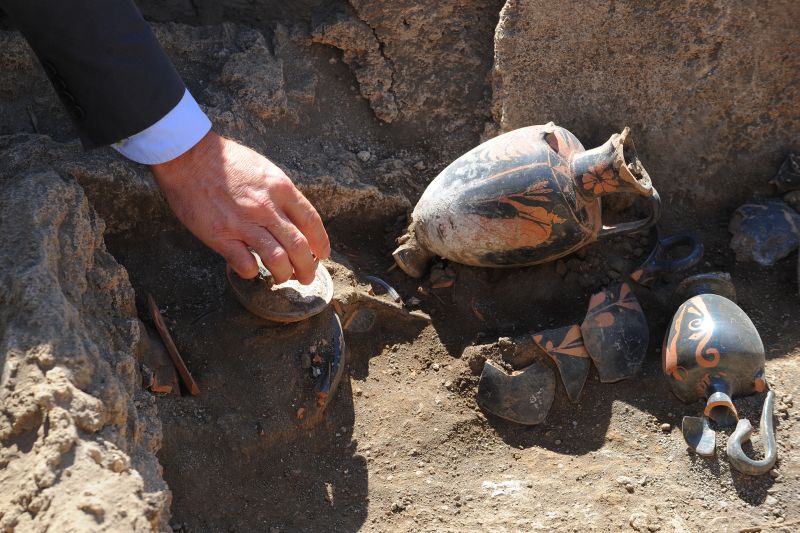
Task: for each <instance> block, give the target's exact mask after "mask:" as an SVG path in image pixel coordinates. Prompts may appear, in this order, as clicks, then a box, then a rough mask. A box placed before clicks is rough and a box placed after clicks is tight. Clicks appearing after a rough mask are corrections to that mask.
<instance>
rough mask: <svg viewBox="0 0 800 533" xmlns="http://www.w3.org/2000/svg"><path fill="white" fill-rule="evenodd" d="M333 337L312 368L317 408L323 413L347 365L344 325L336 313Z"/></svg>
mask: <svg viewBox="0 0 800 533" xmlns="http://www.w3.org/2000/svg"><path fill="white" fill-rule="evenodd" d="M331 324H332V330H333V337H332V339H331V342H330V344H329V345H327V347H326V349H325V350H324V352H323V353H322V354H321V355H319V354H318V357H315V358H314V361H313V362H312V366H311V372H312V375H315V376H316V379H315V382H314V392H315V394H316V398H317V408H318V409H319V410H320V411H322V410H324V409H325V408H326V407H327V406H328V403H329V402H330V400H331V398H332V397H333V394H334V393H335V392H336V389H337V387H338V386H339V382H340V381H341V379H342V371H343V369H344V365H345V359H346V356H345V352H346V346H345V342H344V332H343V331H342V323H341V322H340V321H339V316H338V315H337V314H336V313H331Z"/></svg>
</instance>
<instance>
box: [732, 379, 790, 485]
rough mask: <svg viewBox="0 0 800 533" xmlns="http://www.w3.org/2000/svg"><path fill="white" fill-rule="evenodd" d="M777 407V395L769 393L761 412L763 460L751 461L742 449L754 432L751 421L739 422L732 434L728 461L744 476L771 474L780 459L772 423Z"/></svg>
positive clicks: (760, 429)
mask: <svg viewBox="0 0 800 533" xmlns="http://www.w3.org/2000/svg"><path fill="white" fill-rule="evenodd" d="M774 406H775V393H774V392H772V391H769V392H767V397H766V399H765V400H764V407H763V408H762V411H761V422H760V423H759V428H758V430H759V432H760V433H761V442H762V443H763V446H764V457H763V458H761V459H758V460H756V459H750V458H749V457H748V456H747V454H746V453H744V450H743V449H742V443H743V442H746V441H748V440H750V435H751V434H752V432H753V427H752V426H751V425H750V421H749V420H747V419H746V418H744V419H742V420H739V423H738V424H737V425H736V430H734V432H733V434H731V436H730V438H729V439H728V446H727V450H726V451H727V453H728V461H730V463H731V466H732V467H734V468H735V469H736V470H738V471H739V472H741V473H743V474H748V475H751V476H759V475H761V474H765V473H767V472H769V471H770V470H771V469H772V467H773V466H775V461H776V460H777V459H778V450H777V448H776V446H775V427H774V424H773V421H772V409H773V408H774Z"/></svg>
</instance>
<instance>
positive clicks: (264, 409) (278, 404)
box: [108, 223, 800, 531]
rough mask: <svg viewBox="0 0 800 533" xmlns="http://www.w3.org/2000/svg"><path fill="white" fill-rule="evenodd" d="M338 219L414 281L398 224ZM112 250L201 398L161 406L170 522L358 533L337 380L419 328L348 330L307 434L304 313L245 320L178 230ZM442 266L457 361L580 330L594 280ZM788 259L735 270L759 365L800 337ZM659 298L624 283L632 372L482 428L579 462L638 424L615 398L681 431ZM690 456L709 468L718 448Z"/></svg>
mask: <svg viewBox="0 0 800 533" xmlns="http://www.w3.org/2000/svg"><path fill="white" fill-rule="evenodd" d="M336 227H337V225H336V224H335V223H334V224H331V227H330V228H329V229H330V230H331V233H332V234H334V235H336V237H337V238H336V242H337V252H339V253H341V254H343V255H344V256H345V257H347V258H348V260H350V261H351V262H352V264H353V268H354V269H355V271H356V273H357V274H358V275H363V274H378V275H380V276H381V277H383V278H384V279H385V280H386V281H388V282H389V283H390V284H392V285H393V286H394V287H395V288H396V289H397V290H398V291H399V292H400V294H401V296H403V298H404V299H405V300H408V299H409V298H411V297H412V296H418V295H420V291H419V287H420V286H422V287H423V288H425V287H426V283H427V282H426V280H412V279H410V278H408V277H407V276H405V275H404V274H403V273H402V272H400V271H399V270H397V269H395V270H393V271H390V272H387V268H388V267H389V266H390V265H391V262H390V256H389V253H390V251H391V240H392V238H391V237H390V236H391V235H396V234H397V229H396V228H391V227H390V228H388V229H386V230H385V235H384V234H383V232H384V228H383V227H379V226H373V229H374V231H371V232H359V233H357V234H355V233H351V234H342V235H341V236H340V235H338V234H337V233H336V232H337V229H336ZM375 228H377V229H375ZM351 231H352V230H351ZM108 246H109V249H110V250H111V251H112V253H114V255H115V257H116V258H117V259H118V260H119V262H120V263H122V264H123V265H124V266H125V267H126V268H127V269H128V271H129V273H130V277H131V281H132V283H133V286H134V287H135V289H136V292H137V305H138V308H139V309H140V310H143V309H146V308H147V307H146V305H144V298H145V297H146V294H147V293H148V292H151V293H153V295H154V296H155V297H156V300H157V301H158V302H159V304H160V306H161V309H162V311H163V312H164V315H165V317H166V318H167V323H168V325H169V327H170V328H171V329H172V332H173V336H174V337H175V340H176V343H177V344H178V346H179V347H180V348H181V349H182V350H183V351H184V356H185V359H186V361H187V364H188V366H189V368H190V369H191V370H192V372H193V373H194V376H195V378H196V379H197V380H198V382H199V383H200V384H201V387H202V393H201V395H200V396H198V397H190V396H183V397H176V396H167V397H162V398H160V399H159V402H158V407H159V413H160V418H161V420H162V424H163V432H164V443H163V446H162V450H161V453H160V460H161V462H162V464H163V466H164V469H165V478H166V480H167V482H168V483H169V485H170V487H171V489H172V491H173V497H174V502H173V507H172V509H173V514H174V519H173V523H183V524H186V525H187V528H186V529H188V530H191V531H208V530H225V529H227V528H233V529H235V530H247V529H254V528H255V529H268V528H269V527H273V526H274V527H278V528H279V529H280V530H281V531H296V530H304V531H320V530H336V531H356V530H358V529H359V528H360V527H361V526H362V525H363V523H364V520H365V517H366V515H367V508H368V505H369V502H368V496H367V495H368V472H367V464H366V461H365V459H364V458H363V457H361V456H360V455H358V454H357V453H355V449H356V442H354V441H353V439H352V435H353V425H354V423H355V420H354V411H353V403H352V396H351V390H350V386H349V380H348V373H349V375H350V376H353V377H355V378H356V379H364V378H365V377H366V376H367V375H368V373H369V359H370V358H371V357H374V356H375V355H377V354H380V353H381V352H382V350H383V349H384V348H385V347H386V346H389V345H391V344H393V343H408V342H414V339H416V338H417V336H418V335H419V328H418V327H417V326H414V327H411V326H409V325H408V324H405V325H403V324H402V323H379V324H378V325H377V326H376V327H375V329H374V330H373V331H371V332H369V334H359V335H347V342H348V352H349V361H348V366H347V368H346V370H345V376H344V377H343V379H342V385H341V388H340V390H339V392H338V393H337V394H336V396H335V398H334V400H333V401H332V403H331V405H330V406H329V408H328V410H327V413H326V415H325V416H324V417H323V418H322V419H321V421H320V423H319V424H318V425H316V426H315V427H310V424H308V423H306V422H305V421H301V420H298V418H297V413H296V406H297V405H299V403H298V402H302V396H303V394H305V393H304V392H303V391H306V392H307V389H308V383H307V382H303V379H305V378H303V376H304V374H303V373H302V372H298V361H299V359H300V354H301V353H302V352H303V351H304V350H306V351H307V350H308V346H309V344H310V343H313V342H314V340H315V335H318V333H315V331H316V329H315V327H314V325H313V320H312V321H308V322H307V323H301V324H298V325H289V326H283V327H273V326H269V325H266V324H265V323H264V322H262V321H260V320H259V319H257V318H255V317H252V316H251V315H249V314H248V313H247V312H246V311H244V310H243V309H242V308H241V307H240V306H239V304H238V302H236V301H235V298H234V297H233V295H232V294H231V293H230V291H229V290H228V288H227V285H226V281H225V276H224V264H223V262H222V260H221V259H220V258H219V257H217V256H216V255H215V254H213V253H212V252H210V251H208V250H207V249H205V248H204V247H203V246H202V245H201V244H200V243H199V242H197V241H196V240H194V239H193V238H192V237H191V236H189V235H188V234H186V233H183V232H166V233H162V234H159V235H158V236H156V237H155V238H150V239H142V240H139V241H137V240H135V239H130V238H127V239H114V238H110V239H108ZM365 251H368V252H366V253H365ZM591 253H592V252H591V250H590V252H589V254H590V257H591ZM729 264H733V262H731V263H729ZM454 266H455V269H456V274H457V280H456V283H455V284H454V285H453V286H452V287H449V288H447V289H444V290H430V287H429V285H428V286H427V287H428V292H429V296H428V297H424V298H422V303H421V304H420V306H421V308H422V310H423V311H426V312H428V313H429V314H430V315H431V317H432V323H433V326H434V329H435V330H436V333H437V335H438V336H439V339H440V341H441V342H442V343H443V345H444V346H445V348H446V349H447V351H448V352H449V353H450V354H451V355H452V356H453V357H454V358H458V357H460V356H461V353H462V352H463V350H464V348H465V347H466V346H468V345H470V344H472V343H474V342H492V341H494V340H495V339H497V338H498V337H499V336H515V335H520V334H523V333H526V332H535V331H538V330H541V329H548V328H552V327H558V326H563V325H568V324H574V323H580V321H581V320H582V319H583V316H584V314H585V312H586V306H587V304H588V298H589V295H590V294H591V292H593V290H595V289H596V288H597V287H598V286H595V287H586V286H582V285H581V284H578V283H572V282H568V281H565V279H562V276H563V273H562V274H559V273H558V272H557V271H556V266H555V265H553V264H548V265H544V266H540V267H531V268H525V269H516V270H507V271H501V270H489V269H477V268H470V267H464V266H459V265H454ZM794 268H795V266H794V265H793V264H790V262H789V261H784V262H782V263H780V264H778V265H777V266H776V267H775V268H773V269H771V270H769V276H766V275H765V270H764V269H758V268H754V267H739V266H737V267H735V268H734V270H733V271H732V274H733V275H734V280H735V281H736V284H737V289H738V290H739V303H740V305H741V306H742V307H743V308H744V309H745V310H746V311H747V312H748V314H749V315H750V316H751V318H752V319H753V321H754V323H755V324H756V326H757V327H758V328H759V331H760V332H761V334H762V337H763V340H764V344H765V347H766V348H767V357H768V358H772V357H777V356H779V355H780V354H785V353H788V352H790V351H791V350H792V349H796V348H797V347H798V346H800V331H797V330H796V328H792V327H791V320H790V318H791V316H793V315H792V313H793V312H794V311H795V310H796V308H797V304H798V300H800V299H799V298H798V297H797V296H796V295H794V294H793V295H787V294H786V287H787V286H790V285H789V280H790V279H791V276H792V275H793V274H792V273H793V272H794ZM709 270H713V268H711V267H705V268H704V271H709ZM423 292H424V291H423ZM668 293H669V285H666V286H664V287H662V288H661V289H656V290H655V291H651V290H649V289H641V288H637V289H636V294H637V297H638V298H639V300H640V302H641V304H642V306H643V308H644V310H645V313H646V314H647V316H648V319H649V320H650V350H649V353H648V357H647V359H646V361H645V364H644V367H643V370H642V373H641V374H640V375H639V376H637V377H636V378H633V379H630V380H627V381H623V382H619V383H614V384H602V383H600V382H599V380H598V379H597V374H596V371H595V370H594V369H592V371H591V373H590V375H589V378H588V380H587V383H586V385H585V387H584V390H583V393H582V397H581V399H580V402H579V403H577V404H571V403H570V402H569V401H568V399H567V397H566V395H565V393H564V391H563V387H562V386H561V385H560V384H559V385H558V389H557V392H556V399H555V401H554V403H553V407H552V409H551V411H550V413H549V415H548V418H547V420H546V421H545V422H544V423H543V424H541V425H540V426H536V427H524V426H519V425H516V424H511V423H507V422H504V421H502V420H499V419H496V418H494V417H492V416H491V415H489V425H490V427H491V428H492V430H493V431H495V432H497V434H498V435H499V436H500V438H502V440H503V441H505V442H506V443H508V444H509V445H512V446H514V447H522V448H527V447H535V446H538V447H543V448H547V449H551V450H553V451H555V452H557V453H562V454H570V455H582V454H586V453H589V452H592V451H595V450H598V449H600V448H601V447H603V445H604V444H605V443H606V442H607V441H609V440H615V439H616V440H621V441H625V440H629V439H630V440H634V441H635V440H636V431H639V428H635V427H634V428H632V429H630V428H629V430H628V432H627V433H626V432H625V431H623V430H620V429H619V428H617V427H610V421H611V418H612V410H613V408H614V405H615V404H616V403H617V402H620V403H622V404H624V405H625V406H632V407H634V408H635V409H637V410H640V411H643V412H645V413H648V414H649V415H651V416H650V418H649V422H648V424H655V425H660V424H662V423H669V424H671V425H673V426H679V424H680V417H682V416H683V415H685V414H696V413H698V412H700V411H701V409H702V406H701V404H700V403H699V402H698V403H696V404H692V405H683V404H681V403H680V402H678V401H677V400H676V399H675V398H674V397H673V396H672V395H671V393H670V391H669V387H668V385H667V383H666V380H664V379H663V377H662V376H661V368H660V366H661V365H660V343H661V338H662V336H663V332H664V331H665V330H666V328H667V325H668V321H669V320H670V318H671V312H670V310H669V309H668V308H667V306H666V304H665V303H664V302H665V301H668V298H667V295H668ZM142 318H143V320H144V321H145V322H149V318H148V317H145V316H142ZM474 391H475V388H474V387H472V386H469V387H465V388H464V390H463V394H465V395H468V396H470V397H471V396H472V395H474ZM761 400H762V398H760V397H753V398H744V399H739V400H737V407H739V409H740V410H741V412H742V413H743V414H744V415H745V416H748V417H749V418H750V419H751V420H755V421H757V419H758V412H759V409H760V405H761ZM292 406H294V407H292ZM618 408H619V407H617V409H618ZM624 409H626V410H627V409H628V408H627V407H624ZM756 423H757V422H756ZM640 430H641V431H643V432H644V431H647V430H648V429H647V428H645V427H642V428H641V429H640ZM556 442H558V444H556ZM632 445H633V446H635V445H636V444H635V443H633V444H632ZM694 460H695V461H696V462H697V463H698V464H701V465H703V466H704V467H705V468H708V470H709V472H710V473H711V475H719V461H720V459H719V455H718V457H716V458H714V459H711V460H706V459H702V458H699V457H697V458H695V459H694ZM734 484H735V486H736V490H737V492H738V494H739V497H740V498H741V499H743V500H745V501H748V502H751V503H759V502H761V501H763V500H764V499H765V498H766V495H767V493H766V490H767V489H768V488H769V487H770V486H771V485H772V480H771V479H770V478H769V477H768V476H762V477H761V478H757V479H754V478H749V477H748V476H738V475H734Z"/></svg>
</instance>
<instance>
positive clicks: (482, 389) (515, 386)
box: [476, 359, 556, 426]
mask: <svg viewBox="0 0 800 533" xmlns="http://www.w3.org/2000/svg"><path fill="white" fill-rule="evenodd" d="M555 390H556V378H555V376H554V375H553V369H552V368H550V366H549V365H548V364H547V363H545V362H543V361H540V360H538V359H537V360H535V361H534V362H533V363H532V364H531V365H530V366H528V367H526V368H524V369H522V370H520V371H515V372H514V373H513V374H512V375H508V374H507V373H506V372H505V370H503V369H502V368H500V367H499V366H498V365H497V364H496V363H494V362H492V361H491V360H487V361H486V363H485V364H484V365H483V372H482V373H481V379H480V382H479V383H478V394H477V397H476V400H477V402H478V405H479V406H480V407H481V409H483V410H485V411H487V412H489V413H492V414H493V415H495V416H499V417H500V418H504V419H506V420H510V421H511V422H516V423H517V424H524V425H528V426H533V425H536V424H540V423H541V422H543V421H544V419H545V417H547V413H548V412H549V411H550V406H551V405H552V404H553V398H554V397H555Z"/></svg>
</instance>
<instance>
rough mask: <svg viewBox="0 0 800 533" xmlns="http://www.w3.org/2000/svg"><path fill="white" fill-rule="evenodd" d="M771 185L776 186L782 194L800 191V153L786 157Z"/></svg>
mask: <svg viewBox="0 0 800 533" xmlns="http://www.w3.org/2000/svg"><path fill="white" fill-rule="evenodd" d="M770 183H772V184H774V185H775V186H776V187H777V188H778V192H780V193H784V192H788V191H796V190H800V153H793V154H789V155H788V156H786V159H785V160H784V161H783V164H782V165H781V168H779V169H778V173H777V174H775V177H774V178H772V181H771V182H770Z"/></svg>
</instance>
